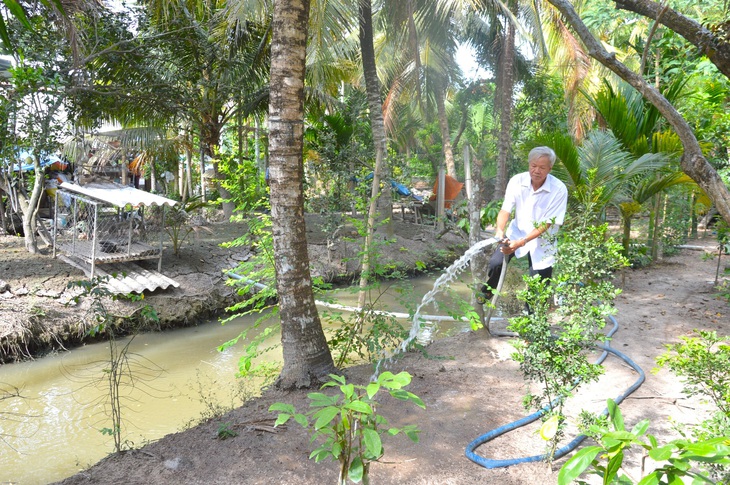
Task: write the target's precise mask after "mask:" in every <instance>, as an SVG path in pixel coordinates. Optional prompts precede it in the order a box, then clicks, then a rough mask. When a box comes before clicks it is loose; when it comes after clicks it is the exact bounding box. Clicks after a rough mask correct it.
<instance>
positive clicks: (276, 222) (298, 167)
mask: <svg viewBox="0 0 730 485" xmlns="http://www.w3.org/2000/svg"><path fill="white" fill-rule="evenodd" d="M308 21H309V0H275V2H274V16H273V21H272V41H271V82H270V86H271V92H270V95H269V150H270V166H269V172H270V187H271V219H272V232H273V237H274V254H275V255H276V257H275V270H276V290H277V292H278V295H279V310H280V316H281V344H282V349H283V354H284V368H283V369H282V371H281V375H280V376H279V379H278V380H277V383H276V385H277V386H278V387H281V388H293V387H308V386H311V385H313V384H315V383H316V382H318V381H322V380H324V379H326V377H327V375H328V374H330V373H332V372H335V371H336V369H335V366H334V363H333V361H332V355H331V354H330V350H329V347H327V340H326V339H325V336H324V331H323V330H322V324H321V322H320V319H319V313H317V307H316V306H315V303H314V294H313V292H312V276H311V274H310V272H309V255H308V253H307V237H306V228H305V222H304V193H303V191H304V188H303V184H302V180H303V177H304V167H303V160H302V147H303V143H304V138H303V137H304V128H303V127H304V65H305V56H306V44H307V27H308Z"/></svg>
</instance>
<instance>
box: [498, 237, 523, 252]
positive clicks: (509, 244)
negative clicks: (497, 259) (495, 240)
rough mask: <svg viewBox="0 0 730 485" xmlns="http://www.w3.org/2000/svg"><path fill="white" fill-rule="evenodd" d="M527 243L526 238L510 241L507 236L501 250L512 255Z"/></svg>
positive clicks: (503, 240)
mask: <svg viewBox="0 0 730 485" xmlns="http://www.w3.org/2000/svg"><path fill="white" fill-rule="evenodd" d="M524 245H525V240H524V239H518V240H517V241H510V240H509V239H507V238H504V239H502V241H501V242H500V245H499V250H500V251H502V254H504V255H510V254H512V253H514V252H515V251H517V249H519V248H521V247H522V246H524Z"/></svg>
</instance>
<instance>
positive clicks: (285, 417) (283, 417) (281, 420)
mask: <svg viewBox="0 0 730 485" xmlns="http://www.w3.org/2000/svg"><path fill="white" fill-rule="evenodd" d="M289 418H291V414H286V413H281V414H279V416H278V417H277V418H276V421H274V428H276V427H277V426H279V425H280V424H284V423H286V422H287V421H289Z"/></svg>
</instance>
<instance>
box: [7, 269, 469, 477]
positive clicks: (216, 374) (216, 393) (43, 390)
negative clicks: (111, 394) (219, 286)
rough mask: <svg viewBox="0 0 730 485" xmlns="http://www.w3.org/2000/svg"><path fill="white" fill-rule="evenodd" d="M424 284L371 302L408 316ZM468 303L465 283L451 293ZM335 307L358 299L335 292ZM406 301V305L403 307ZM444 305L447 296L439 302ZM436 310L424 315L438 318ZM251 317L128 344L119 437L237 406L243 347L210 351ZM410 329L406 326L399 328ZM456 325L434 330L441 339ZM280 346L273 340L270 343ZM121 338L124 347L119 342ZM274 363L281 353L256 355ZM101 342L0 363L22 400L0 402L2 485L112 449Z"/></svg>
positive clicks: (135, 437)
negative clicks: (129, 382)
mask: <svg viewBox="0 0 730 485" xmlns="http://www.w3.org/2000/svg"><path fill="white" fill-rule="evenodd" d="M433 281H434V279H433V278H429V277H423V278H417V279H415V280H411V281H410V284H411V285H413V288H412V289H408V290H406V291H403V290H400V289H399V290H396V287H395V286H394V287H392V289H391V290H390V291H388V293H386V295H385V296H384V297H381V298H380V299H379V301H378V305H379V307H381V308H383V309H386V310H389V311H396V312H408V311H409V309H410V310H411V311H412V310H413V307H415V305H416V303H417V302H419V301H420V299H421V297H422V295H423V294H425V293H426V292H427V291H428V290H429V289H430V288H431V285H432V284H433ZM452 289H453V290H455V292H456V293H457V294H459V295H460V296H462V297H464V298H468V293H469V290H468V288H467V287H466V285H465V284H464V283H457V284H455V285H453V286H452ZM334 297H335V298H336V299H337V301H338V302H339V303H341V304H343V305H354V304H355V300H356V295H354V294H352V293H348V292H343V291H340V292H337V294H335V295H334ZM404 300H406V302H405V303H406V304H405V305H404ZM444 300H446V298H445V297H444ZM439 303H441V306H442V308H441V309H438V310H437V309H434V308H429V309H427V310H426V311H425V313H433V312H438V313H440V314H445V312H444V308H443V303H446V301H440V302H439ZM253 321H254V318H253V317H245V318H239V319H236V320H235V321H233V322H230V323H228V324H227V325H225V326H222V325H221V324H220V323H219V322H217V321H211V322H208V323H206V324H203V325H199V326H196V327H191V328H183V329H177V330H172V331H166V332H164V333H149V334H143V335H138V336H137V337H136V338H134V340H133V341H132V343H131V345H130V352H131V353H132V354H134V358H133V359H132V364H131V370H132V374H133V375H136V376H137V379H136V381H135V386H134V388H131V387H130V386H123V389H122V392H121V394H122V399H123V405H124V409H123V422H124V425H125V426H126V428H125V429H124V430H123V431H122V436H123V440H125V441H126V442H128V444H129V446H131V447H140V446H142V445H144V444H145V443H147V442H150V441H154V440H156V439H159V438H161V437H162V436H165V435H166V434H169V433H174V432H177V431H180V430H182V429H184V428H185V427H186V426H189V425H192V424H195V423H196V422H197V421H199V420H200V419H201V417H204V416H206V415H208V413H210V411H211V408H212V407H215V406H223V407H232V406H239V405H241V403H242V401H241V399H242V397H243V395H244V394H246V393H248V394H249V395H250V393H251V392H255V389H254V386H252V385H250V384H249V385H248V387H247V388H245V387H243V386H244V385H245V383H243V382H241V380H240V379H236V377H235V373H236V369H237V364H238V358H239V356H240V354H241V345H237V346H234V347H232V348H230V349H228V350H226V351H225V352H218V351H217V350H216V349H217V347H218V346H219V345H220V344H222V343H224V342H226V341H228V340H229V339H231V338H233V337H235V336H237V335H238V334H240V333H241V331H243V330H244V329H245V328H247V327H248V326H250V325H252V323H253ZM403 325H404V326H406V327H407V328H410V325H411V323H410V322H405V321H404V322H403ZM463 327H464V326H463V325H459V324H457V325H456V326H454V324H445V325H444V324H442V326H441V330H442V332H441V335H443V334H445V333H446V332H447V331H458V330H460V329H463ZM273 338H274V339H275V340H278V335H277V336H276V337H273ZM125 342H126V341H124V340H123V341H122V343H121V344H122V345H123V344H124V343H125ZM264 359H266V360H280V359H281V353H280V349H277V350H274V351H272V352H270V353H269V354H267V355H266V356H264ZM108 369H109V345H108V344H107V343H97V344H91V345H87V346H84V347H80V348H77V349H73V350H71V351H68V352H62V353H58V354H55V355H49V356H47V357H43V358H41V359H38V360H35V361H30V362H23V363H19V364H8V365H3V366H2V370H1V371H0V386H2V387H0V389H2V390H5V391H8V390H10V389H14V388H17V389H19V390H20V394H21V396H22V398H7V399H3V400H0V483H13V484H20V485H35V484H45V483H49V482H53V481H57V480H61V479H63V478H65V477H67V476H70V475H73V474H74V473H77V472H79V471H81V470H84V469H86V468H88V467H89V466H91V465H93V464H94V463H96V462H97V461H99V460H101V459H102V458H104V457H105V456H106V455H108V454H109V453H111V452H113V450H114V441H113V438H112V436H110V435H109V434H108V433H105V432H104V431H103V430H105V429H110V428H111V419H110V417H109V415H110V408H109V405H108V385H107V384H106V375H107V370H108Z"/></svg>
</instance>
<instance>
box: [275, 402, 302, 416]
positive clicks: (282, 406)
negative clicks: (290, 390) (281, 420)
mask: <svg viewBox="0 0 730 485" xmlns="http://www.w3.org/2000/svg"><path fill="white" fill-rule="evenodd" d="M274 411H280V412H284V413H289V414H294V413H296V412H297V410H296V408H295V407H294V406H292V405H291V404H287V403H283V402H275V403H274V404H272V405H271V406H269V412H270V413H272V412H274Z"/></svg>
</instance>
